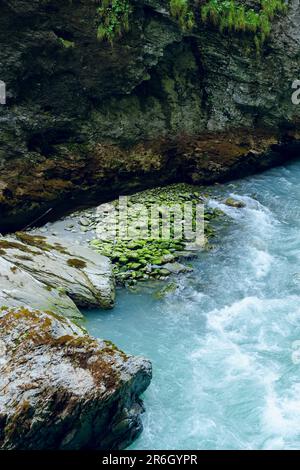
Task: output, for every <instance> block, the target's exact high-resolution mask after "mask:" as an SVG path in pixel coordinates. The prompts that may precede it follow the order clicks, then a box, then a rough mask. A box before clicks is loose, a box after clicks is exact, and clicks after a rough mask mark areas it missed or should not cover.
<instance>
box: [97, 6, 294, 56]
mask: <svg viewBox="0 0 300 470" xmlns="http://www.w3.org/2000/svg"><path fill="white" fill-rule="evenodd" d="M95 1H96V3H98V4H100V6H99V7H98V9H97V11H98V15H99V18H100V22H99V23H100V24H99V26H98V33H97V35H98V38H99V39H100V40H105V41H108V42H110V43H113V42H114V41H115V40H116V39H117V38H118V37H120V36H122V34H124V33H125V32H127V31H129V29H130V17H131V15H132V13H133V10H134V0H95ZM168 1H169V9H170V13H171V16H172V17H173V18H175V19H176V20H177V22H178V24H179V26H180V28H181V29H182V31H188V30H191V29H193V27H194V26H195V24H196V21H195V11H196V8H197V5H198V2H196V0H168ZM198 9H199V7H198ZM286 10H287V2H286V1H285V0H260V1H259V0H258V7H257V9H254V8H248V7H246V6H245V5H243V4H241V3H240V2H239V1H238V0H207V1H206V2H205V3H204V4H203V5H202V6H201V9H200V11H201V19H202V21H203V22H204V23H211V24H213V25H215V26H217V27H218V28H219V29H220V31H222V32H223V31H229V32H230V31H235V32H245V33H250V34H252V35H253V36H254V42H255V44H256V47H257V49H258V50H259V49H260V48H261V46H262V44H263V43H264V41H265V39H266V38H267V37H268V36H269V35H270V32H271V27H272V20H273V19H274V16H275V15H276V14H277V13H284V12H285V11H286Z"/></svg>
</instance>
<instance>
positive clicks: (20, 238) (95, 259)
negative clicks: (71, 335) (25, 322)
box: [0, 232, 115, 318]
mask: <svg viewBox="0 0 300 470" xmlns="http://www.w3.org/2000/svg"><path fill="white" fill-rule="evenodd" d="M0 285H1V291H0V306H1V305H5V306H8V307H18V306H29V307H33V308H38V309H43V310H51V311H54V312H58V313H60V314H64V315H65V316H68V317H71V318H80V317H82V315H81V313H80V312H79V310H78V307H81V308H111V307H113V305H114V299H115V285H114V278H113V272H112V265H111V262H110V260H109V259H108V258H106V257H105V256H101V255H99V254H97V253H95V252H94V251H92V250H90V249H89V248H85V247H82V246H79V245H74V246H69V245H66V244H65V243H64V242H62V241H61V240H60V239H58V238H55V237H44V236H32V235H29V234H28V233H23V232H20V233H17V234H16V236H14V237H13V236H11V237H2V238H0Z"/></svg>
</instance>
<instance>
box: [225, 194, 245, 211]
mask: <svg viewBox="0 0 300 470" xmlns="http://www.w3.org/2000/svg"><path fill="white" fill-rule="evenodd" d="M225 204H226V206H229V207H234V208H236V209H242V208H243V207H246V204H245V203H244V202H243V201H238V200H237V199H234V198H232V197H229V198H228V199H226V201H225Z"/></svg>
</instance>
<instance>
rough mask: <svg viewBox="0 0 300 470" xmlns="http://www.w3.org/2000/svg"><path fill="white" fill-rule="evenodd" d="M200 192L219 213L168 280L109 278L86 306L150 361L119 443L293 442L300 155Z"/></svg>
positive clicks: (299, 338) (299, 404) (299, 367)
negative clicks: (179, 272)
mask: <svg viewBox="0 0 300 470" xmlns="http://www.w3.org/2000/svg"><path fill="white" fill-rule="evenodd" d="M220 195H224V197H225V196H226V197H228V196H233V197H235V198H236V199H239V200H242V201H243V202H245V203H246V207H245V208H244V209H234V208H230V207H227V206H224V205H223V204H220V203H219V202H216V201H215V200H214V196H215V197H217V196H218V198H220ZM210 204H211V205H212V206H217V207H220V208H221V209H222V210H224V211H225V212H226V214H227V216H226V217H225V218H224V220H223V222H220V223H218V225H217V228H218V232H217V237H216V240H215V242H214V249H213V250H212V251H210V252H207V253H204V254H201V256H200V257H199V258H198V259H197V260H196V261H194V262H193V267H194V272H193V273H191V274H189V275H186V276H185V277H181V278H179V279H178V284H179V287H178V289H177V290H176V292H173V293H170V294H169V295H167V296H166V297H165V298H163V299H160V300H158V299H157V298H155V296H153V295H152V294H151V293H149V292H145V291H142V292H137V293H132V292H130V291H128V290H127V291H126V290H119V291H118V301H117V306H116V308H115V309H114V310H113V311H110V312H106V313H103V312H99V311H98V312H90V313H88V314H87V318H88V320H87V326H88V329H89V331H90V332H91V333H92V334H93V335H94V336H98V337H100V338H108V339H110V340H112V341H114V342H115V343H116V344H117V345H118V346H119V347H120V348H122V349H123V350H124V351H126V352H129V353H132V354H140V355H144V356H146V357H148V358H150V359H151V360H152V363H153V372H154V376H153V381H152V384H151V386H150V387H149V389H148V390H147V392H146V393H145V395H144V402H145V406H146V413H145V414H144V417H143V420H144V432H143V434H142V435H141V436H140V438H139V439H138V440H137V441H136V442H135V443H134V444H133V445H132V447H131V448H132V449H293V448H299V447H300V354H299V353H298V352H299V351H300V217H299V215H300V162H293V163H291V164H289V165H286V166H285V167H280V168H275V169H272V170H270V171H268V172H266V173H264V174H260V175H257V176H253V177H249V178H246V179H243V180H241V181H237V182H235V183H234V184H225V185H221V186H215V187H214V188H213V189H212V191H211V202H210Z"/></svg>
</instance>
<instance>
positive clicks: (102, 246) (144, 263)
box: [91, 184, 220, 285]
mask: <svg viewBox="0 0 300 470" xmlns="http://www.w3.org/2000/svg"><path fill="white" fill-rule="evenodd" d="M127 202H128V209H129V210H128V222H129V224H132V225H134V226H135V225H136V224H137V225H138V223H137V219H138V217H139V215H138V214H137V215H136V214H135V211H130V208H131V207H133V208H134V205H135V204H142V205H143V208H144V209H145V210H147V211H148V214H151V209H152V208H153V206H156V207H159V208H162V212H163V210H164V209H166V212H168V208H172V207H174V205H176V206H177V207H179V208H181V209H182V210H183V207H184V204H185V203H187V202H188V203H193V207H195V208H196V205H197V204H201V203H203V198H202V195H201V192H200V191H199V190H196V189H195V187H194V186H191V185H187V184H174V185H170V186H167V187H163V188H155V189H151V190H147V191H143V192H141V193H138V194H135V195H133V196H130V197H129V198H128V200H127ZM113 205H115V207H117V201H115V202H114V203H113ZM195 210H196V209H195ZM161 215H162V216H163V214H161ZM167 215H168V217H169V216H170V236H169V237H168V238H164V237H163V236H162V235H163V234H162V232H159V234H160V236H159V237H156V238H151V233H152V229H153V226H152V225H151V224H152V223H153V222H152V221H151V218H150V217H149V218H148V224H147V226H144V227H142V230H143V235H144V234H145V232H147V234H148V237H141V238H138V237H135V238H134V239H127V238H125V239H122V238H121V237H116V238H115V239H104V238H102V239H101V238H99V239H95V240H92V241H91V247H92V248H93V249H94V250H96V251H97V252H98V253H100V254H102V255H104V256H107V257H109V258H110V259H111V261H112V262H113V266H114V273H115V276H116V279H117V282H118V283H120V284H123V285H124V284H125V285H126V284H132V283H136V282H137V281H145V280H149V279H153V278H154V279H166V278H168V277H169V276H170V275H171V274H172V270H168V269H166V267H165V266H167V265H170V263H174V262H175V261H178V260H180V259H182V258H188V254H189V252H188V250H189V248H188V245H190V243H189V241H188V240H186V239H185V238H184V236H185V234H184V233H182V237H178V236H176V237H175V236H174V226H173V225H172V211H171V210H170V212H168V213H167ZM218 215H220V211H218V210H207V211H205V213H204V228H205V236H206V243H207V246H208V240H209V239H210V238H211V237H213V236H214V234H215V231H214V228H213V227H212V225H211V221H212V220H214V219H215V218H216V217H217V216H218ZM114 220H115V219H114ZM114 220H113V218H110V216H108V218H107V219H105V221H103V222H102V224H103V225H105V226H107V225H109V224H110V223H112V224H114V223H115V222H114ZM173 222H174V219H173ZM100 224H101V222H100ZM155 228H156V229H157V227H155ZM193 228H194V227H193ZM176 235H178V234H176ZM184 255H187V256H184ZM193 256H195V253H191V257H193ZM182 271H184V270H182ZM186 271H188V270H186Z"/></svg>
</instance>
